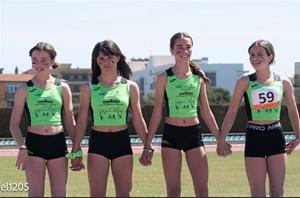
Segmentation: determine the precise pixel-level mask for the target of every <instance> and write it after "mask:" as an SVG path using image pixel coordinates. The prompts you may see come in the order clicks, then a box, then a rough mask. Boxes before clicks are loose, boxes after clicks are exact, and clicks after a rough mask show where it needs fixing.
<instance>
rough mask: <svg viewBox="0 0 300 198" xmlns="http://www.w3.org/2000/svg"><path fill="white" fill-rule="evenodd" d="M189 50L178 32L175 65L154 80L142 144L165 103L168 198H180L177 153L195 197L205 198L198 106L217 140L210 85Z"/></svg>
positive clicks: (163, 145) (163, 146) (205, 168)
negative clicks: (207, 86) (145, 134)
mask: <svg viewBox="0 0 300 198" xmlns="http://www.w3.org/2000/svg"><path fill="white" fill-rule="evenodd" d="M192 47H193V39H192V37H191V36H190V35H188V34H187V33H184V32H179V33H176V34H175V35H173V36H172V38H171V40H170V51H171V53H172V55H174V57H175V65H174V66H173V67H170V68H169V69H167V70H166V71H165V72H163V73H161V74H159V75H158V77H157V83H156V96H155V105H154V109H153V112H152V117H151V121H150V125H149V128H148V131H149V134H148V139H147V142H146V144H150V143H151V141H152V138H153V136H154V134H155V133H156V131H157V129H158V126H159V124H160V122H161V118H162V116H161V115H162V109H163V104H164V103H165V108H166V112H167V117H166V119H165V125H164V131H163V137H162V143H161V155H162V164H163V170H164V176H165V182H166V187H167V196H168V197H180V193H181V190H180V189H181V186H180V183H181V182H180V171H181V159H182V156H181V155H182V154H181V150H183V151H184V152H185V156H186V161H187V164H188V167H189V170H190V173H191V176H192V179H193V184H194V191H195V196H196V197H207V196H208V162H207V157H206V152H205V148H204V144H203V141H202V134H201V128H200V123H199V119H198V106H200V112H201V117H202V118H203V120H204V121H205V123H206V125H207V126H208V128H209V129H210V131H211V132H212V133H213V135H214V136H215V138H218V133H219V127H218V126H217V123H216V121H215V118H214V116H213V114H212V112H211V109H210V107H209V104H208V99H207V95H206V83H210V81H209V79H208V78H207V77H206V76H205V73H204V72H203V70H202V69H201V68H200V67H199V66H197V65H196V64H195V63H193V62H192V61H191V55H192ZM228 147H230V145H228ZM228 152H230V150H228ZM142 158H143V156H142Z"/></svg>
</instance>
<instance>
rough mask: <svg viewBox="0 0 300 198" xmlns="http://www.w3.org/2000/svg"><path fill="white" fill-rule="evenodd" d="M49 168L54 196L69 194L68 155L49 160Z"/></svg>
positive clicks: (52, 194)
mask: <svg viewBox="0 0 300 198" xmlns="http://www.w3.org/2000/svg"><path fill="white" fill-rule="evenodd" d="M47 169H48V173H49V180H50V186H51V196H52V197H65V196H66V195H67V192H66V188H67V180H68V161H67V158H66V157H60V158H57V159H52V160H48V162H47Z"/></svg>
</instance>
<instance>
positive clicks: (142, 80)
mask: <svg viewBox="0 0 300 198" xmlns="http://www.w3.org/2000/svg"><path fill="white" fill-rule="evenodd" d="M138 84H139V88H140V90H141V91H144V89H145V88H144V78H140V79H139V82H138Z"/></svg>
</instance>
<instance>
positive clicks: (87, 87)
mask: <svg viewBox="0 0 300 198" xmlns="http://www.w3.org/2000/svg"><path fill="white" fill-rule="evenodd" d="M91 86H92V85H91V83H90V82H86V83H84V84H83V85H82V86H81V92H90V90H91Z"/></svg>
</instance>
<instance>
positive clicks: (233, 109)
mask: <svg viewBox="0 0 300 198" xmlns="http://www.w3.org/2000/svg"><path fill="white" fill-rule="evenodd" d="M247 88H248V76H244V77H242V78H240V79H239V80H238V81H237V83H236V86H235V89H234V92H233V96H232V100H231V103H230V105H229V108H228V110H227V113H226V115H225V118H224V120H223V123H222V127H221V131H220V136H219V139H218V141H225V138H226V136H227V134H228V133H229V131H230V129H231V127H232V125H233V123H234V121H235V117H236V114H237V111H238V109H239V106H240V103H241V100H242V97H243V95H244V93H245V92H246V91H247Z"/></svg>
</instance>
